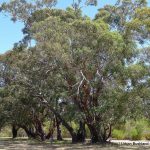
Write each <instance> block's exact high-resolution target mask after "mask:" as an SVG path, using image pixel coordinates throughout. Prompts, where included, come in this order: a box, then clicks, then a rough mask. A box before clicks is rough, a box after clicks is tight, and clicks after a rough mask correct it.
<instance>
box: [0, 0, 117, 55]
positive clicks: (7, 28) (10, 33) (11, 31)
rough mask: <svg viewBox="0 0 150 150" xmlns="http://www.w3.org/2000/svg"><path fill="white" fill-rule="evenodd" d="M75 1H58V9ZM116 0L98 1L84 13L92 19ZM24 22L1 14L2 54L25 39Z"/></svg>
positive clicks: (6, 0) (0, 40) (0, 1)
mask: <svg viewBox="0 0 150 150" xmlns="http://www.w3.org/2000/svg"><path fill="white" fill-rule="evenodd" d="M8 1H9V0H0V4H1V3H2V2H8ZM72 1H73V0H58V4H57V6H56V7H57V8H61V9H65V8H66V7H68V6H70V5H71V3H72ZM115 2H116V0H98V5H97V6H96V7H95V6H88V7H84V8H83V13H84V14H85V15H88V16H90V17H91V18H93V17H94V15H95V14H96V13H97V11H98V9H99V8H101V7H103V6H104V5H106V4H115ZM23 27H24V26H23V23H22V22H16V23H13V22H12V21H11V20H10V17H9V16H6V15H4V14H2V13H0V54H3V53H5V52H6V51H7V50H10V49H12V48H13V45H14V43H16V42H18V41H20V40H21V39H22V38H23V34H22V29H23Z"/></svg>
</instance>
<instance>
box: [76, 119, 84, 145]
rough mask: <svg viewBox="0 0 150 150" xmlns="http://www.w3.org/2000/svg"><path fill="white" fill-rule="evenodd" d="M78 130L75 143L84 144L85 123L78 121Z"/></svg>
mask: <svg viewBox="0 0 150 150" xmlns="http://www.w3.org/2000/svg"><path fill="white" fill-rule="evenodd" d="M79 126H80V127H79V130H78V132H77V141H78V142H82V143H83V142H85V136H86V131H85V123H84V122H82V121H80V122H79Z"/></svg>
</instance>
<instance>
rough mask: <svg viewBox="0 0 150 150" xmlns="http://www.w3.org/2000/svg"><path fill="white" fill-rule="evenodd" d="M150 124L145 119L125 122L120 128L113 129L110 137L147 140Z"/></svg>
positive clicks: (149, 133) (149, 134)
mask: <svg viewBox="0 0 150 150" xmlns="http://www.w3.org/2000/svg"><path fill="white" fill-rule="evenodd" d="M149 136H150V123H149V120H147V119H140V120H137V121H133V120H130V121H127V122H126V123H125V124H124V125H123V126H122V127H120V128H118V129H113V132H112V137H113V138H116V139H130V140H149V138H150V137H149Z"/></svg>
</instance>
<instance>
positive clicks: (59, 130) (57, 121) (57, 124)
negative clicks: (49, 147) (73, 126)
mask: <svg viewBox="0 0 150 150" xmlns="http://www.w3.org/2000/svg"><path fill="white" fill-rule="evenodd" d="M60 126H61V121H59V120H58V118H57V117H56V128H57V140H58V141H62V140H63V138H62V134H61V127H60Z"/></svg>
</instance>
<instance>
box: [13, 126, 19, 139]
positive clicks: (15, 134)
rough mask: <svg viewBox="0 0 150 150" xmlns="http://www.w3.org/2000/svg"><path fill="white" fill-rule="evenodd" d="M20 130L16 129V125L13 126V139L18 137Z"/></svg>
mask: <svg viewBox="0 0 150 150" xmlns="http://www.w3.org/2000/svg"><path fill="white" fill-rule="evenodd" d="M18 129H19V128H17V127H16V125H12V135H13V139H14V138H16V137H17V131H18Z"/></svg>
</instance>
